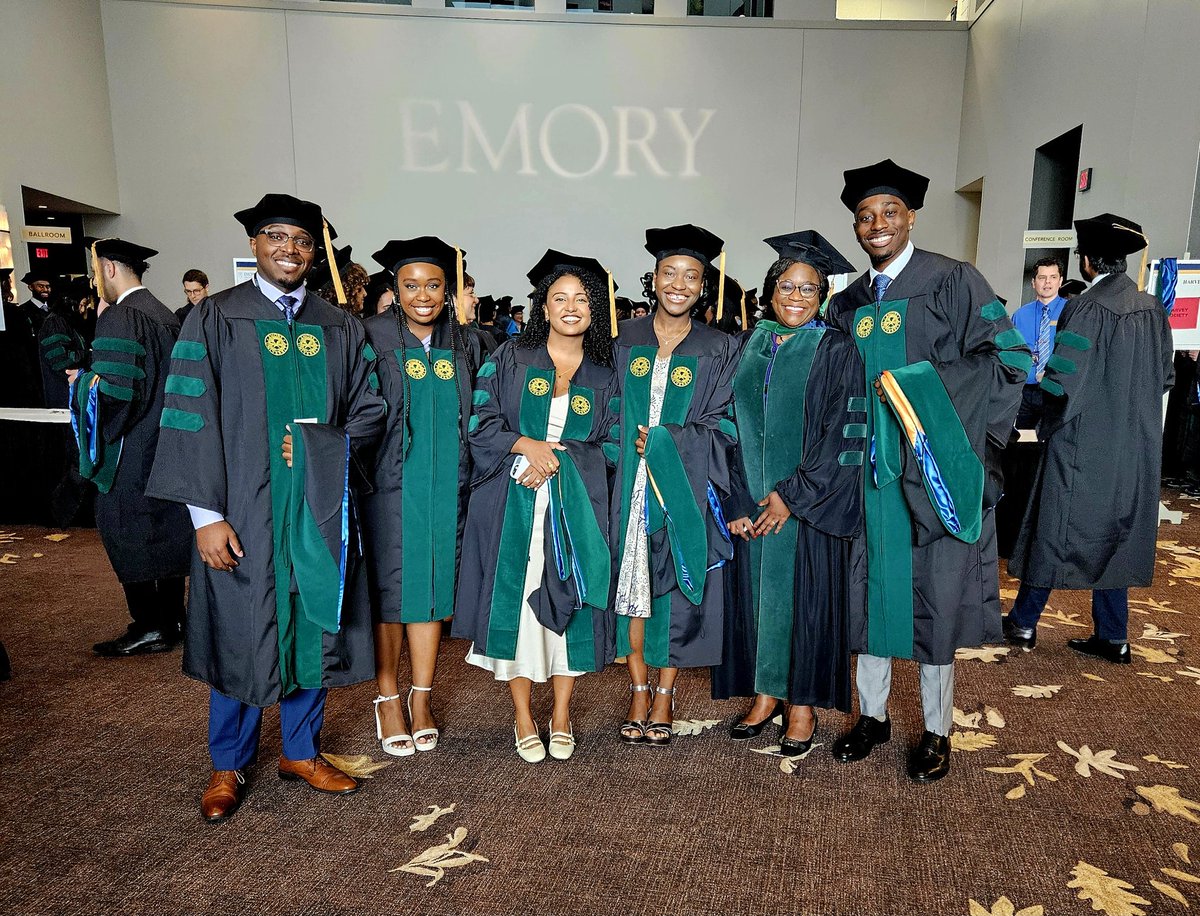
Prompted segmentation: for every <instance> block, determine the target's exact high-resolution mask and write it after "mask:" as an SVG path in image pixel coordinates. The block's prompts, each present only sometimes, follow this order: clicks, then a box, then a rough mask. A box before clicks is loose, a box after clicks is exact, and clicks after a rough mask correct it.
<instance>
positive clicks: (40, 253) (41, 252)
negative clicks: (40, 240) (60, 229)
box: [33, 248, 50, 258]
mask: <svg viewBox="0 0 1200 916" xmlns="http://www.w3.org/2000/svg"><path fill="white" fill-rule="evenodd" d="M33 256H34V257H35V258H48V257H50V249H49V248H35V249H33Z"/></svg>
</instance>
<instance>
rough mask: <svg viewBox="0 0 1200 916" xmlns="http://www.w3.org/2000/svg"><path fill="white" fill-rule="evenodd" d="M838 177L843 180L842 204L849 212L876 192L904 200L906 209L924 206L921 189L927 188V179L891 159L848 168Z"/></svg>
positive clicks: (923, 191) (916, 208) (925, 189)
mask: <svg viewBox="0 0 1200 916" xmlns="http://www.w3.org/2000/svg"><path fill="white" fill-rule="evenodd" d="M842 178H843V179H845V182H846V184H845V187H844V188H843V189H842V203H843V204H845V205H846V208H847V209H848V210H849V211H850V212H851V213H854V212H855V211H856V210H857V209H858V205H859V204H860V203H862V202H863V201H864V200H866V199H867V198H868V197H874V196H875V195H876V194H893V195H895V196H896V197H899V198H900V199H901V200H902V201H904V205H905V206H906V207H908V208H909V209H910V210H920V209H921V207H922V206H924V205H925V192H926V191H927V190H929V179H928V178H926V177H925V176H924V175H918V174H917V173H916V172H913V171H910V170H909V169H906V168H903V167H902V166H899V165H896V163H894V162H892V160H891V159H884V160H883V161H882V162H876V163H875V164H874V165H865V166H863V167H862V168H859V169H848V170H846V171H845V172H842Z"/></svg>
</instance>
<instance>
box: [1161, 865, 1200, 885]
mask: <svg viewBox="0 0 1200 916" xmlns="http://www.w3.org/2000/svg"><path fill="white" fill-rule="evenodd" d="M1159 871H1160V872H1162V873H1163V874H1164V875H1166V876H1167V877H1168V878H1174V879H1175V880H1176V881H1184V882H1186V883H1188V884H1200V878H1197V877H1196V876H1195V875H1193V874H1192V873H1191V872H1190V871H1180V870H1179V869H1177V868H1160V869H1159Z"/></svg>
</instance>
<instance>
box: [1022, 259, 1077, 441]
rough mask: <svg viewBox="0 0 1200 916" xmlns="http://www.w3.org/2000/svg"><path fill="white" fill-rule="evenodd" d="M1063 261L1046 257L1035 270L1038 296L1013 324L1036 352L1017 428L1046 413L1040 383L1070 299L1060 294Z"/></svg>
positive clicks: (1031, 426)
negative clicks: (1043, 407)
mask: <svg viewBox="0 0 1200 916" xmlns="http://www.w3.org/2000/svg"><path fill="white" fill-rule="evenodd" d="M1065 272H1066V271H1065V268H1064V267H1063V262H1062V261H1061V260H1059V259H1058V258H1057V257H1050V258H1042V259H1041V260H1040V261H1038V262H1037V264H1036V265H1035V266H1034V269H1033V282H1032V284H1031V285H1032V286H1033V292H1034V294H1035V295H1036V296H1037V298H1036V299H1034V300H1033V301H1032V302H1027V303H1025V305H1023V306H1021V307H1020V308H1019V309H1017V311H1016V314H1014V315H1013V317H1012V323H1013V325H1014V326H1015V327H1016V329H1017V330H1018V331H1020V332H1021V336H1022V337H1024V338H1025V342H1026V343H1027V344H1029V349H1030V350H1032V351H1033V367H1032V368H1031V369H1030V370H1029V378H1027V379H1026V380H1025V390H1024V393H1023V394H1022V395H1021V409H1020V411H1018V413H1017V429H1034V428H1036V427H1037V424H1038V420H1040V419H1041V416H1042V391H1041V389H1040V388H1039V387H1038V383H1039V382H1040V381H1041V380H1042V376H1043V375H1044V374H1045V373H1046V361H1047V360H1048V359H1050V354H1051V353H1052V352H1053V350H1054V330H1055V327H1056V326H1057V325H1058V316H1059V315H1060V314H1061V313H1062V310H1063V306H1064V305H1066V304H1067V300H1066V299H1064V298H1063V297H1062V296H1060V295H1059V294H1058V290H1059V287H1060V286H1062V282H1063V274H1064V273H1065Z"/></svg>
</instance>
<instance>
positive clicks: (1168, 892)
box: [1150, 878, 1191, 909]
mask: <svg viewBox="0 0 1200 916" xmlns="http://www.w3.org/2000/svg"><path fill="white" fill-rule="evenodd" d="M1150 886H1151V887H1153V888H1154V889H1155V890H1156V891H1158V892H1159V893H1160V894H1162V895H1163V896H1164V897H1169V898H1170V899H1172V900H1174V901H1175V902H1176V903H1178V904H1179V905H1180V906H1182V907H1184V908H1186V909H1191V904H1189V903H1188V902H1187V897H1185V896H1183V894H1181V893H1180V892H1179V891H1178V890H1176V889H1175V888H1173V887H1171V885H1169V884H1167V883H1166V882H1164V881H1159V880H1158V879H1157V878H1151V879H1150Z"/></svg>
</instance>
